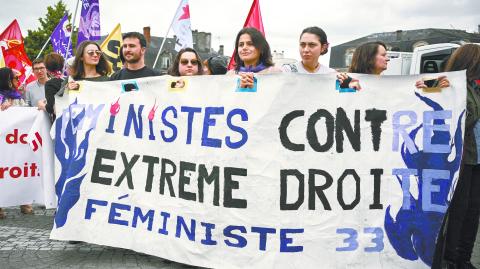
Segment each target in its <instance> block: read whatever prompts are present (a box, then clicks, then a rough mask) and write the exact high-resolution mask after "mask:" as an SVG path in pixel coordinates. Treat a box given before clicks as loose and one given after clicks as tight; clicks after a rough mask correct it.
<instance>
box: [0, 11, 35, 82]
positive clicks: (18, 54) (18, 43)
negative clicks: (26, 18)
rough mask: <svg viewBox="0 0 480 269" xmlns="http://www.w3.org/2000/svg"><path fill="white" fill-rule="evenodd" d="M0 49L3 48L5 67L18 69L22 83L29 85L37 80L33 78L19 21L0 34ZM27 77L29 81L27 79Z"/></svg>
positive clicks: (13, 22) (14, 21)
mask: <svg viewBox="0 0 480 269" xmlns="http://www.w3.org/2000/svg"><path fill="white" fill-rule="evenodd" d="M0 47H1V48H2V53H3V58H4V61H5V66H7V67H10V68H12V69H16V70H18V71H20V73H22V75H21V76H20V82H23V83H24V82H27V83H28V82H29V81H32V80H33V79H35V77H33V76H32V62H31V61H30V59H28V56H27V53H26V52H25V47H24V46H23V37H22V32H21V31H20V26H19V25H18V22H17V20H13V21H12V23H10V25H9V26H8V27H7V28H6V29H5V30H4V31H3V32H2V33H1V34H0ZM26 76H27V77H28V79H25V78H26ZM32 78H33V79H32ZM23 83H22V84H23Z"/></svg>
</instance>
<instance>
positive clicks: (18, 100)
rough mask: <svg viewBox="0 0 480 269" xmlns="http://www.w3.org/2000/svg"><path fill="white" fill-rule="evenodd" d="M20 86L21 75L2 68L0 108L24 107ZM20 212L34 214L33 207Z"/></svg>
mask: <svg viewBox="0 0 480 269" xmlns="http://www.w3.org/2000/svg"><path fill="white" fill-rule="evenodd" d="M18 85H19V74H18V73H16V72H14V70H12V69H10V68H8V67H3V68H0V108H1V110H2V111H3V110H5V109H8V108H9V107H11V106H24V105H25V101H24V100H23V99H22V95H21V94H20V92H18V91H17V90H15V87H18ZM20 211H21V212H22V213H23V214H29V215H31V214H33V208H32V205H21V206H20ZM4 218H5V211H4V210H3V209H2V208H0V219H4Z"/></svg>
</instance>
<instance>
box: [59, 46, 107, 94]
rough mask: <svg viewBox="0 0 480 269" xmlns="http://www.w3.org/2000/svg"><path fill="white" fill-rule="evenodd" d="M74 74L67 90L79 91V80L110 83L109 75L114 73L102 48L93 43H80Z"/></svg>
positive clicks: (74, 63) (73, 67) (69, 80)
mask: <svg viewBox="0 0 480 269" xmlns="http://www.w3.org/2000/svg"><path fill="white" fill-rule="evenodd" d="M72 70H73V74H72V75H71V78H70V77H69V79H68V83H67V85H66V86H65V89H67V90H78V89H79V87H80V84H78V82H77V81H79V80H88V81H108V74H110V73H111V72H112V69H111V67H110V65H109V64H108V62H107V60H106V59H105V56H104V55H103V53H102V51H101V50H100V46H99V45H98V44H97V43H95V42H93V41H84V42H82V43H80V46H78V48H77V53H76V54H75V60H74V61H73V66H72Z"/></svg>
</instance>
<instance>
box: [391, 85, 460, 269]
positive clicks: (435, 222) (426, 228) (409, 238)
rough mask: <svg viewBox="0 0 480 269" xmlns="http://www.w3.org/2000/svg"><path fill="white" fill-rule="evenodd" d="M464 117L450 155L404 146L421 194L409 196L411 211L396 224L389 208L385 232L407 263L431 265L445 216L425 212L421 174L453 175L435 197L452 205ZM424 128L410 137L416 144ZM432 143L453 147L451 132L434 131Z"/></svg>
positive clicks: (399, 216) (402, 211) (401, 214)
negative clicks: (427, 171) (413, 150)
mask: <svg viewBox="0 0 480 269" xmlns="http://www.w3.org/2000/svg"><path fill="white" fill-rule="evenodd" d="M415 95H416V96H417V97H418V98H419V99H420V100H421V101H423V102H424V103H425V104H427V105H428V106H430V107H431V108H432V109H433V110H434V111H442V110H443V108H442V107H441V106H440V105H439V104H438V103H436V102H434V101H433V100H431V99H428V98H426V97H424V96H421V95H420V94H418V93H415ZM464 113H465V111H463V112H462V113H461V114H460V116H459V118H458V120H457V129H456V130H455V137H454V139H453V141H452V143H451V144H450V152H449V153H427V152H423V151H422V150H420V149H419V148H418V146H417V145H415V147H416V149H417V152H416V153H410V151H409V150H408V149H407V147H406V146H405V143H403V144H402V148H401V155H402V159H403V161H404V162H405V165H406V167H407V168H409V169H417V171H418V176H417V186H418V190H420V191H419V195H418V199H415V198H414V197H413V196H412V194H411V193H410V205H411V206H410V209H408V210H406V209H403V208H401V209H400V210H399V212H398V213H397V215H396V218H395V220H394V219H393V217H392V216H391V214H390V206H388V207H387V210H386V213H385V231H386V233H387V236H388V239H389V240H390V243H391V245H392V247H393V248H394V249H395V251H396V252H397V254H398V255H399V256H400V257H402V258H404V259H407V260H412V261H414V260H417V259H418V258H420V259H421V260H422V261H423V262H424V263H425V264H427V265H428V266H431V265H432V261H433V254H434V250H435V240H436V238H437V235H438V232H439V230H440V226H441V224H442V220H443V217H444V215H445V214H444V213H441V212H429V211H423V210H422V198H423V197H422V192H421V190H422V170H423V169H443V170H449V171H450V179H449V180H444V181H443V182H442V183H444V184H445V185H443V186H441V188H440V189H441V190H442V191H441V192H440V193H436V194H435V195H437V197H436V198H435V201H442V204H441V205H444V206H447V205H448V203H449V201H448V194H449V191H450V189H451V187H452V184H453V182H454V180H453V177H454V175H455V172H456V171H457V170H458V169H459V167H460V160H461V155H462V130H461V122H462V118H463V115H464ZM434 124H444V120H438V119H437V120H434ZM421 128H422V124H420V125H419V126H418V127H416V128H415V129H414V130H413V131H411V132H410V133H409V136H410V137H411V138H412V140H413V141H415V137H416V135H417V133H418V131H419V130H420V129H421ZM432 143H433V144H447V143H450V132H447V131H434V132H433V136H432ZM453 147H455V152H454V154H455V158H454V159H453V160H452V161H449V160H448V156H449V155H450V153H451V152H452V151H453ZM397 179H398V181H399V183H400V185H401V184H402V181H401V178H400V177H398V176H397ZM436 203H437V202H436Z"/></svg>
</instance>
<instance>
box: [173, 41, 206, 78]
mask: <svg viewBox="0 0 480 269" xmlns="http://www.w3.org/2000/svg"><path fill="white" fill-rule="evenodd" d="M168 74H169V75H171V76H175V77H179V76H196V75H203V66H202V60H201V59H200V56H199V55H198V53H197V51H195V50H194V49H192V48H183V49H181V50H180V51H179V52H178V54H177V57H175V60H174V61H173V65H172V67H171V68H170V70H168Z"/></svg>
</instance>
